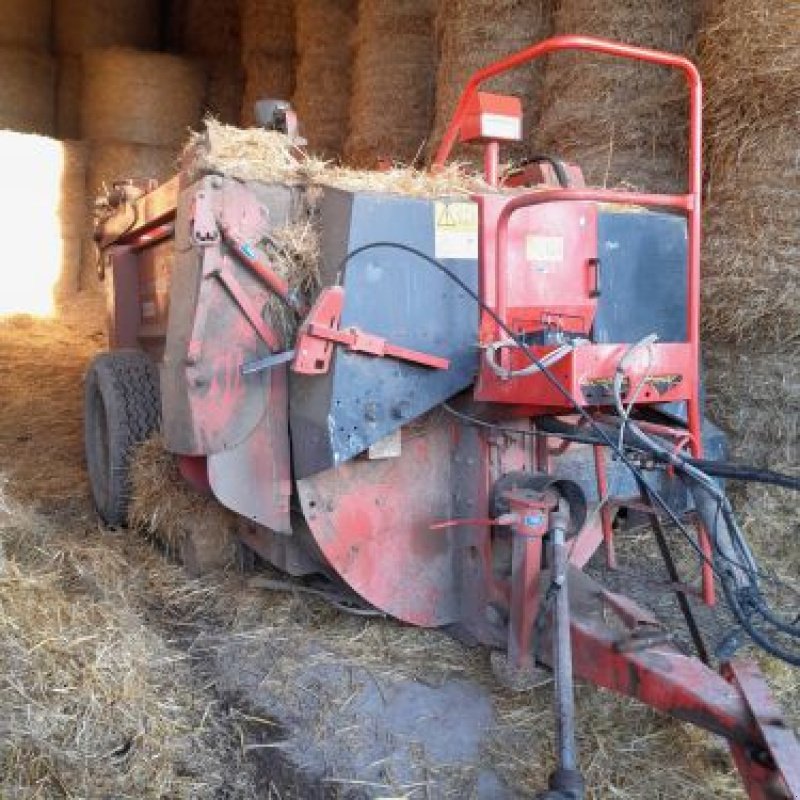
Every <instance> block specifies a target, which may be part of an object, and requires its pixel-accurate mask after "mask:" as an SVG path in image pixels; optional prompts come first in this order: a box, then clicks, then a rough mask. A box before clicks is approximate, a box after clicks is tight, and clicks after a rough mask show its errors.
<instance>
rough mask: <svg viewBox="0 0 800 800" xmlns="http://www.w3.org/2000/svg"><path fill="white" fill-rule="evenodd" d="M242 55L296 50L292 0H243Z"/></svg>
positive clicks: (283, 53)
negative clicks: (267, 0)
mask: <svg viewBox="0 0 800 800" xmlns="http://www.w3.org/2000/svg"><path fill="white" fill-rule="evenodd" d="M241 14H242V18H241V26H242V29H241V30H242V34H241V36H242V56H243V57H244V61H245V62H246V61H248V60H249V59H250V57H251V56H252V55H254V54H257V53H269V54H270V55H272V56H291V55H293V54H294V52H295V38H294V35H295V30H294V3H293V2H292V0H270V2H266V0H242V6H241Z"/></svg>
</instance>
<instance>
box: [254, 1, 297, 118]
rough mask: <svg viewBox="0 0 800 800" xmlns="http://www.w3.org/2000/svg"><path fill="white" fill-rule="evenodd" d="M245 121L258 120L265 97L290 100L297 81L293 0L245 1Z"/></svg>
mask: <svg viewBox="0 0 800 800" xmlns="http://www.w3.org/2000/svg"><path fill="white" fill-rule="evenodd" d="M241 13H242V65H243V66H244V75H245V84H244V97H243V98H242V113H241V118H242V122H243V124H245V125H252V124H253V122H254V121H255V116H254V105H255V103H256V101H258V100H261V99H263V98H265V97H270V98H276V99H281V100H288V99H289V98H291V96H292V94H293V92H294V81H295V20H294V4H293V2H292V0H271V2H264V0H242V9H241Z"/></svg>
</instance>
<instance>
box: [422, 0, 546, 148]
mask: <svg viewBox="0 0 800 800" xmlns="http://www.w3.org/2000/svg"><path fill="white" fill-rule="evenodd" d="M551 12H552V9H551V7H550V3H549V2H545V1H544V0H523V2H520V0H499V2H498V0H451V1H450V2H447V3H440V4H439V8H438V11H437V14H436V34H437V40H438V45H439V64H438V67H437V70H436V116H435V120H434V126H433V135H432V137H431V142H430V148H429V152H430V155H431V156H432V155H433V154H434V151H435V148H436V147H437V146H438V144H439V142H440V141H441V139H442V136H443V135H444V132H445V129H446V127H447V124H448V123H449V122H450V119H451V117H452V115H453V112H454V111H455V107H456V104H457V103H458V98H459V97H460V96H461V92H462V91H463V89H464V87H465V86H466V84H467V81H468V80H469V78H470V77H471V76H472V75H473V74H474V73H475V72H477V71H478V70H479V69H481V68H483V67H485V66H486V65H487V64H491V63H492V62H493V61H497V60H498V59H500V58H503V57H505V56H507V55H509V54H510V53H514V52H516V51H517V50H521V49H522V48H524V47H527V46H529V45H531V44H534V43H535V42H537V41H539V40H541V39H545V38H547V36H548V35H549V34H550V30H551V28H552V13H551ZM543 77H544V62H538V63H534V64H533V65H529V66H526V67H524V68H522V69H518V70H514V71H513V72H510V73H507V74H506V75H501V76H500V77H498V78H494V79H493V80H492V81H490V82H487V83H486V84H485V85H484V90H485V91H490V92H497V93H499V94H510V95H515V96H517V97H519V98H520V99H521V100H522V106H523V112H524V115H525V116H524V121H523V135H524V136H526V137H528V136H531V135H532V134H533V133H534V127H535V125H536V122H537V120H538V114H539V110H540V107H541V102H540V97H539V95H540V93H541V88H542V81H543ZM516 149H517V148H510V149H509V148H504V151H503V152H504V154H505V153H508V152H513V151H514V150H516ZM528 149H529V148H528ZM475 150H476V149H475V148H472V149H470V150H465V149H464V148H460V153H461V154H462V155H460V157H464V155H463V154H465V153H469V157H471V158H475V157H476V156H477V157H480V153H481V152H482V149H481V151H480V152H478V153H477V154H476V152H475Z"/></svg>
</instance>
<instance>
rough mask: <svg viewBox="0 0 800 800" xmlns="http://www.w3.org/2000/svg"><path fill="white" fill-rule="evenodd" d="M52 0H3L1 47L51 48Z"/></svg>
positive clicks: (1, 7)
mask: <svg viewBox="0 0 800 800" xmlns="http://www.w3.org/2000/svg"><path fill="white" fill-rule="evenodd" d="M51 30H52V0H3V2H2V3H0V47H9V46H10V47H29V48H31V49H32V50H33V49H35V50H49V49H50V35H51Z"/></svg>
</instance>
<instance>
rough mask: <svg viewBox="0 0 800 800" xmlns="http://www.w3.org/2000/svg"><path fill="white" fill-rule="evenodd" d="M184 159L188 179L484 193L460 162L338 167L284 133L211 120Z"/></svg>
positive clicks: (426, 193)
mask: <svg viewBox="0 0 800 800" xmlns="http://www.w3.org/2000/svg"><path fill="white" fill-rule="evenodd" d="M183 161H184V166H185V169H186V171H187V173H188V174H189V175H193V174H205V173H217V174H220V175H228V176H230V177H233V178H237V179H239V180H243V181H261V182H263V183H287V184H290V185H294V186H301V185H303V186H314V185H318V186H333V187H336V188H340V189H347V190H351V191H375V192H387V193H393V194H403V195H407V196H409V197H447V196H452V195H458V196H465V195H469V194H472V193H474V192H476V191H481V190H485V189H486V184H485V183H483V181H482V180H481V179H480V178H478V177H476V176H474V175H472V174H469V173H465V172H463V171H462V170H461V169H460V167H459V166H458V165H457V164H453V165H450V166H449V167H448V168H446V169H444V170H442V171H440V172H437V173H430V172H425V171H421V170H416V169H412V168H394V169H389V170H386V171H380V172H377V171H370V170H355V169H349V168H346V167H338V166H335V165H332V164H329V163H326V162H325V161H323V160H321V159H318V158H315V157H314V156H313V155H309V154H308V153H306V152H305V150H304V149H302V148H299V147H297V146H295V145H293V144H292V143H291V142H290V141H289V139H288V137H286V136H285V135H284V134H282V133H278V132H276V131H267V130H264V129H260V128H247V129H243V128H235V127H232V126H230V125H222V124H220V123H218V122H217V121H215V120H213V119H207V120H206V124H205V130H204V132H203V133H202V134H196V135H194V136H193V137H192V139H191V141H190V144H189V146H188V148H187V150H186V152H185V155H184V159H183Z"/></svg>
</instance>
